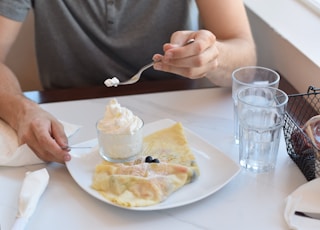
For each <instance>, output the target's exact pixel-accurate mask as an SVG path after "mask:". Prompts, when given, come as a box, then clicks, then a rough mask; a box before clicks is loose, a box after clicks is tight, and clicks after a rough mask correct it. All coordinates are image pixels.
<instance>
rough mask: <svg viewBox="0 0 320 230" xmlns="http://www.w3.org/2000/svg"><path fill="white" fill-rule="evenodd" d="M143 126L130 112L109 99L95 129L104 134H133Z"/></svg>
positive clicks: (114, 100)
mask: <svg viewBox="0 0 320 230" xmlns="http://www.w3.org/2000/svg"><path fill="white" fill-rule="evenodd" d="M142 125H143V122H142V120H141V119H140V118H139V117H137V116H136V115H134V114H133V113H132V111H131V110H129V109H127V108H125V107H122V106H121V105H120V104H119V103H118V101H117V100H116V99H114V98H113V99H111V100H110V101H109V103H108V105H107V106H106V111H105V114H104V117H103V118H102V119H101V120H100V121H99V122H98V124H97V128H98V129H99V130H100V131H103V132H105V133H112V134H133V133H135V132H136V131H137V130H139V129H140V128H141V127H142Z"/></svg>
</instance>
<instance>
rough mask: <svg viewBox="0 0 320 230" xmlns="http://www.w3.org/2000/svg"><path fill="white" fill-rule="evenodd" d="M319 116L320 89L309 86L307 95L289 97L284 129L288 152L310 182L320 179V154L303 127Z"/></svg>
mask: <svg viewBox="0 0 320 230" xmlns="http://www.w3.org/2000/svg"><path fill="white" fill-rule="evenodd" d="M319 114H320V89H319V88H315V87H313V86H309V88H308V91H307V93H304V94H292V95H289V100H288V105H287V112H286V114H285V123H284V127H283V131H284V137H285V142H286V146H287V152H288V154H289V156H290V157H291V159H292V160H293V161H294V162H295V163H296V164H297V166H298V167H299V169H300V170H301V172H302V173H303V175H304V176H305V178H306V179H307V180H308V181H310V180H313V179H315V178H317V177H320V154H319V153H318V152H319V151H318V150H317V149H316V148H315V146H314V145H313V144H312V142H311V140H310V138H309V137H308V136H307V135H306V134H305V132H303V130H302V127H303V125H304V124H305V123H306V122H307V121H308V120H309V119H310V118H311V117H313V116H316V115H319Z"/></svg>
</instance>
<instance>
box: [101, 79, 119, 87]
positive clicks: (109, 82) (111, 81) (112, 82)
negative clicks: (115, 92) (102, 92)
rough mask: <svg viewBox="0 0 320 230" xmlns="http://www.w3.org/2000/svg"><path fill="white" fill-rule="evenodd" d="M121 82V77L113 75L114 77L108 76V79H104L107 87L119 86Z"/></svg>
mask: <svg viewBox="0 0 320 230" xmlns="http://www.w3.org/2000/svg"><path fill="white" fill-rule="evenodd" d="M119 83H120V81H119V79H118V78H116V77H113V78H108V79H107V80H105V81H104V84H105V85H106V86H107V87H113V86H115V87H116V86H118V85H119Z"/></svg>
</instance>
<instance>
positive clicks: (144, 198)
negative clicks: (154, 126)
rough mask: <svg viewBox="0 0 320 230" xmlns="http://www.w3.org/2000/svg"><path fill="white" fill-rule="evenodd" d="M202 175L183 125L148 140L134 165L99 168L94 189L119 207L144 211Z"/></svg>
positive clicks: (93, 185)
mask: <svg viewBox="0 0 320 230" xmlns="http://www.w3.org/2000/svg"><path fill="white" fill-rule="evenodd" d="M153 160H154V161H153ZM199 175H200V173H199V168H198V165H197V163H196V159H195V156H194V154H193V153H192V151H191V149H190V148H189V145H188V142H187V139H186V137H185V135H184V130H183V127H182V124H181V123H176V124H174V125H172V126H170V127H168V128H165V129H162V130H159V131H157V132H155V133H152V134H150V135H148V136H146V137H145V138H144V151H143V152H142V154H141V156H140V157H139V158H138V159H136V160H135V161H133V162H126V163H112V162H108V161H103V162H101V163H100V164H99V165H97V166H96V169H95V172H94V175H93V181H92V188H94V189H95V190H97V191H99V193H100V194H101V195H102V196H103V197H104V198H105V199H107V200H109V201H110V202H113V203H115V204H117V205H119V206H123V207H143V206H150V205H155V204H158V203H160V202H162V201H164V200H166V199H167V198H168V197H169V196H170V195H171V194H172V193H174V192H175V191H177V190H178V189H180V188H182V187H183V186H185V185H186V184H188V183H191V182H193V181H194V180H195V179H196V178H197V177H198V176H199Z"/></svg>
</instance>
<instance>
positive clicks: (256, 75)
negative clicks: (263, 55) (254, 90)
mask: <svg viewBox="0 0 320 230" xmlns="http://www.w3.org/2000/svg"><path fill="white" fill-rule="evenodd" d="M279 81H280V75H279V74H278V73H277V72H276V71H274V70H272V69H268V68H265V67H260V66H246V67H241V68H239V69H236V70H235V71H234V72H233V73H232V98H233V114H234V138H235V143H236V144H239V120H238V114H237V105H238V103H237V100H238V99H237V93H238V91H239V90H240V89H242V88H244V87H250V86H255V87H273V88H278V87H279Z"/></svg>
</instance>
